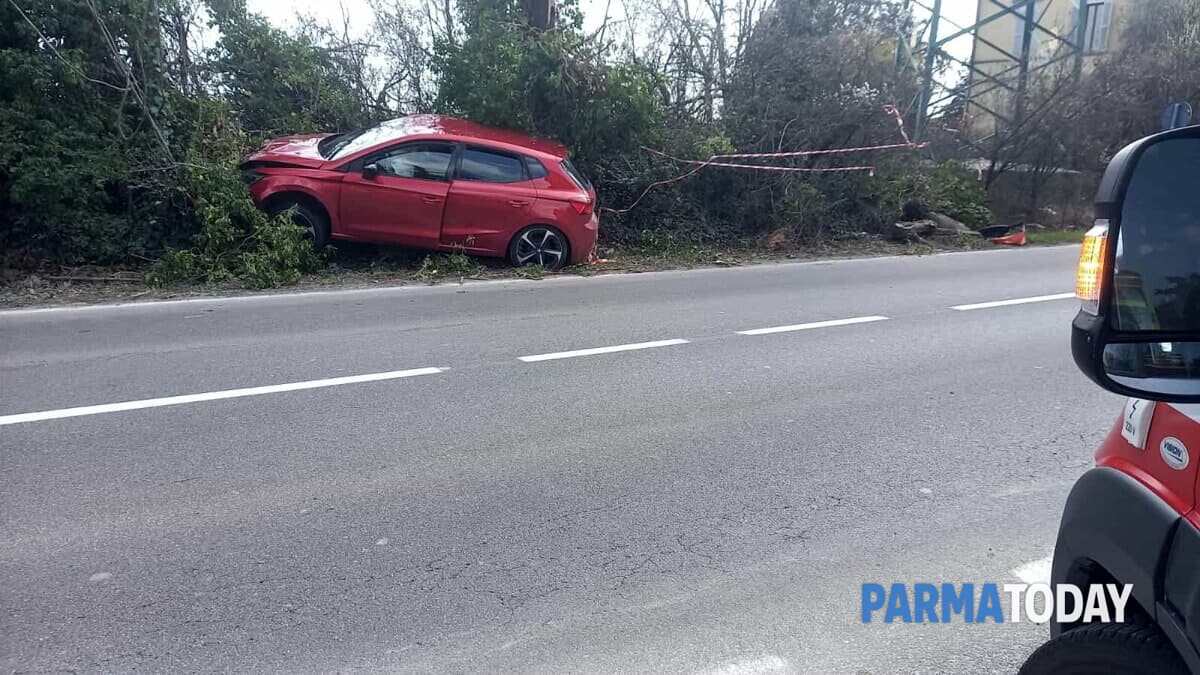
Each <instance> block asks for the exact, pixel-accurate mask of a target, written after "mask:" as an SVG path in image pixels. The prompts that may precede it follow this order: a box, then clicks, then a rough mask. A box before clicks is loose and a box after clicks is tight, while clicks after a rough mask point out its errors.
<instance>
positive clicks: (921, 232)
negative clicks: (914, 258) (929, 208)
mask: <svg viewBox="0 0 1200 675" xmlns="http://www.w3.org/2000/svg"><path fill="white" fill-rule="evenodd" d="M937 229H938V228H937V223H935V222H933V221H932V220H914V221H910V222H900V223H893V224H892V228H891V230H889V231H888V238H889V239H891V240H893V241H915V242H918V243H921V244H929V243H930V242H929V241H927V240H926V239H925V237H929V236H933V235H934V234H935V233H936V232H937Z"/></svg>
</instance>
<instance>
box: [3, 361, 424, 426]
mask: <svg viewBox="0 0 1200 675" xmlns="http://www.w3.org/2000/svg"><path fill="white" fill-rule="evenodd" d="M440 372H443V369H442V368H414V369H412V370H392V371H389V372H386V373H368V374H366V375H350V376H348V377H331V378H328V379H324V380H308V381H307V382H289V383H287V384H272V385H267V386H265V387H250V388H247V389H226V390H225V391H210V392H205V393H202V394H186V395H183V396H167V397H165V398H148V399H143V400H141V401H124V402H122V403H105V404H103V405H88V406H81V407H78V408H62V409H59V410H44V411H42V412H31V413H21V414H19V415H4V416H3V417H0V426H4V425H7V424H21V423H23V422H42V421H45V420H57V419H62V418H64V417H82V416H85V415H103V414H104V413H113V412H121V411H124V410H140V409H142V408H160V407H162V406H168V405H182V404H185V403H200V402H203V401H219V400H221V399H226V398H241V397H244V396H261V395H263V394H279V393H282V392H285V391H301V390H304V389H321V388H323V387H337V386H341V385H344V384H361V383H363V382H379V381H381V380H397V379H400V378H403V377H416V376H418V375H434V374H437V373H440Z"/></svg>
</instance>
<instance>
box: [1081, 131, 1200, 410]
mask: <svg viewBox="0 0 1200 675" xmlns="http://www.w3.org/2000/svg"><path fill="white" fill-rule="evenodd" d="M1198 184H1200V126H1192V127H1185V128H1182V129H1176V130H1173V131H1168V132H1165V133H1161V134H1156V135H1154V136H1148V137H1146V138H1143V139H1141V140H1139V141H1135V142H1134V143H1132V144H1130V145H1128V146H1126V147H1125V148H1124V149H1122V150H1121V151H1120V152H1119V153H1117V155H1116V156H1115V157H1113V159H1112V161H1111V162H1110V163H1109V165H1108V168H1107V169H1106V170H1105V172H1104V177H1103V178H1102V179H1101V181H1100V188H1099V190H1098V191H1097V194H1096V204H1095V208H1096V223H1095V226H1094V227H1093V228H1092V229H1091V230H1090V231H1089V232H1088V233H1087V235H1086V236H1085V237H1084V243H1083V249H1082V250H1081V252H1080V256H1079V269H1078V273H1077V276H1076V288H1075V292H1076V295H1078V296H1079V299H1080V301H1081V307H1080V310H1079V314H1078V315H1076V317H1075V321H1074V322H1073V324H1072V330H1071V353H1072V356H1073V357H1074V359H1075V364H1076V365H1077V366H1079V369H1080V370H1082V371H1083V372H1084V373H1085V374H1086V375H1087V376H1088V377H1090V378H1091V379H1092V380H1093V381H1095V382H1096V383H1097V384H1099V385H1100V386H1102V387H1104V388H1105V389H1107V390H1109V391H1112V392H1115V393H1118V394H1123V395H1125V396H1134V397H1137V398H1148V399H1154V400H1159V401H1167V402H1172V403H1200V190H1197V188H1196V186H1197V185H1198Z"/></svg>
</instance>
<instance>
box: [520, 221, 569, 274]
mask: <svg viewBox="0 0 1200 675" xmlns="http://www.w3.org/2000/svg"><path fill="white" fill-rule="evenodd" d="M570 259H571V242H569V241H568V240H567V237H566V235H564V234H563V233H562V230H559V229H558V228H557V227H551V226H550V225H530V226H529V227H527V228H525V229H523V230H521V231H520V232H518V233H517V234H516V236H514V237H513V238H512V241H511V242H509V244H508V262H510V263H512V265H513V266H515V267H522V266H524V265H541V266H542V267H545V268H546V269H548V270H558V269H562V268H563V267H565V266H566V264H567V262H568V261H570Z"/></svg>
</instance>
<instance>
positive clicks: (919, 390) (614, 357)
mask: <svg viewBox="0 0 1200 675" xmlns="http://www.w3.org/2000/svg"><path fill="white" fill-rule="evenodd" d="M1076 255H1077V251H1076V249H1075V248H1073V247H1066V248H1046V249H1029V250H1003V251H991V252H979V253H963V254H950V255H939V256H930V257H904V258H883V259H870V260H853V261H836V262H819V263H804V264H785V265H763V266H754V267H746V268H736V269H716V270H698V271H687V272H663V273H655V274H642V275H624V276H602V277H593V278H562V279H557V278H556V279H550V280H543V281H512V282H488V283H476V284H466V285H447V286H438V287H409V288H397V289H369V290H362V291H343V292H328V293H307V294H292V295H278V296H267V297H252V298H237V299H214V300H195V301H182V302H166V303H153V304H135V305H125V306H115V307H113V306H110V307H93V308H81V309H54V310H48V311H26V310H21V311H12V312H2V313H0V382H2V383H3V386H0V636H2V637H0V668H2V669H3V670H6V671H9V670H11V671H34V670H37V671H41V670H79V671H128V670H151V671H163V670H172V671H174V670H206V671H210V670H238V671H246V670H266V671H286V672H306V671H374V670H389V671H409V672H474V671H525V672H565V671H586V672H593V671H605V672H616V671H619V672H635V671H639V672H641V671H681V672H723V673H755V672H793V671H799V672H847V673H863V672H869V673H885V672H953V673H966V672H1011V671H1014V670H1015V669H1016V668H1017V667H1018V666H1019V664H1020V663H1021V661H1022V660H1023V659H1024V657H1025V656H1026V655H1027V654H1028V653H1029V652H1030V651H1031V650H1032V649H1033V648H1034V647H1035V646H1036V645H1037V644H1038V643H1039V642H1040V641H1041V640H1043V639H1044V638H1045V635H1046V629H1045V627H1043V626H1036V625H1032V624H1029V623H1021V624H1004V625H994V624H986V625H972V624H962V623H957V624H949V625H916V624H913V625H904V624H890V625H889V624H883V623H878V622H874V623H870V624H863V623H862V621H861V619H860V593H861V584H862V583H864V582H880V583H891V582H904V583H910V584H911V583H916V582H934V583H940V582H956V583H957V582H968V581H973V582H977V583H981V582H988V581H994V582H997V583H1003V582H1011V581H1016V580H1017V579H1018V577H1022V576H1028V574H1031V573H1035V572H1029V571H1028V570H1032V569H1035V568H1036V567H1037V565H1036V564H1035V565H1032V566H1031V565H1030V563H1035V562H1036V561H1039V560H1043V559H1045V558H1046V556H1048V555H1049V554H1050V553H1051V550H1052V546H1053V541H1054V534H1055V529H1056V527H1057V522H1058V515H1059V511H1060V508H1061V506H1062V503H1063V501H1064V499H1065V497H1066V494H1067V491H1068V489H1069V487H1070V485H1071V483H1072V482H1073V480H1074V479H1075V478H1076V477H1077V476H1078V475H1079V474H1080V473H1082V472H1083V471H1084V470H1085V469H1086V467H1087V466H1089V464H1090V461H1091V455H1092V452H1093V451H1094V448H1095V447H1096V445H1097V444H1098V442H1099V441H1100V439H1101V438H1102V437H1103V435H1104V434H1105V433H1106V432H1107V430H1108V428H1109V427H1110V426H1111V424H1112V422H1113V420H1114V419H1115V417H1116V415H1117V414H1118V413H1119V406H1120V400H1119V399H1117V398H1116V397H1114V396H1112V395H1110V394H1106V393H1104V392H1102V391H1101V390H1100V389H1099V388H1097V387H1095V386H1093V385H1091V384H1090V383H1088V382H1087V381H1086V380H1085V379H1084V378H1083V376H1082V375H1080V374H1079V373H1078V372H1077V371H1076V370H1075V368H1074V366H1073V365H1072V363H1071V361H1070V354H1069V347H1068V342H1067V337H1068V332H1069V322H1070V319H1071V317H1072V316H1073V314H1074V312H1075V309H1076V303H1075V302H1073V301H1072V300H1070V299H1068V298H1062V297H1058V296H1059V295H1060V294H1063V293H1067V292H1069V291H1070V290H1071V287H1072V282H1073V272H1074V263H1075V257H1076ZM1042 296H1054V298H1053V299H1045V298H1042ZM1027 298H1040V299H1039V301H1034V302H1019V303H1015V304H1007V305H1000V306H983V307H979V308H975V309H965V310H959V309H952V307H956V306H961V305H973V304H977V303H988V302H992V301H1001V300H1008V299H1018V300H1021V299H1027ZM843 319H857V320H859V322H852V323H845V324H841V325H828V324H822V323H820V322H828V321H838V320H843ZM813 323H816V324H817V325H815V326H809V325H808V324H813ZM796 325H801V326H805V328H804V329H802V330H786V331H777V332H765V333H762V332H755V331H757V329H765V328H777V327H784V326H796ZM745 331H750V332H751V334H743V332H745ZM639 343H651V345H650V346H647V345H640V346H642V347H643V348H641V349H627V350H622V351H610V352H608V353H588V352H586V351H585V352H583V353H578V350H589V349H593V348H604V347H614V346H627V345H638V344H639ZM654 345H657V346H654ZM520 357H527V358H526V359H525V360H522V359H521V358H520ZM528 357H533V358H528ZM360 376H361V377H360ZM279 385H288V386H279ZM172 397H181V398H172ZM117 403H127V405H124V406H120V408H121V409H118V410H114V409H113V408H114V407H115V406H112V405H111V404H117ZM1022 569H1024V570H1026V571H1024V572H1022V571H1021V570H1022Z"/></svg>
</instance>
